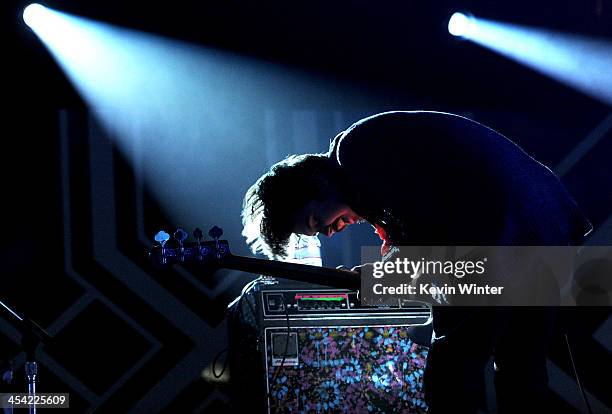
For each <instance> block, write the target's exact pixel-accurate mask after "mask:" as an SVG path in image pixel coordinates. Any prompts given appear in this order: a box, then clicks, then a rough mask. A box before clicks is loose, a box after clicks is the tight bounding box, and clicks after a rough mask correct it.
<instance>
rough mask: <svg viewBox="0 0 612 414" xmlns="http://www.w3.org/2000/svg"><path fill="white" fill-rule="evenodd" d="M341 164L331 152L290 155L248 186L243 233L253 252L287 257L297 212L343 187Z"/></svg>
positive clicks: (243, 215)
mask: <svg viewBox="0 0 612 414" xmlns="http://www.w3.org/2000/svg"><path fill="white" fill-rule="evenodd" d="M340 180H341V173H340V170H339V167H338V166H337V165H336V164H335V163H334V162H333V160H332V159H330V158H329V156H328V154H303V155H290V156H288V157H287V158H285V159H284V160H282V161H279V162H277V163H276V164H274V165H273V166H272V167H271V168H270V170H269V171H268V172H267V173H265V174H264V175H263V176H261V177H260V178H259V179H258V180H257V181H256V182H255V184H253V185H252V186H251V188H249V190H248V191H247V192H246V195H245V197H244V202H243V205H242V224H243V231H242V234H243V236H245V237H246V239H247V243H248V244H249V245H250V247H251V250H252V251H253V252H254V253H263V254H265V255H266V256H268V257H269V258H275V259H279V258H284V257H285V256H286V252H287V244H288V242H289V238H290V237H291V234H292V233H293V228H294V226H295V220H296V215H297V213H298V212H299V211H300V210H301V209H302V208H304V207H305V206H306V205H307V204H308V203H309V202H310V201H313V200H317V201H322V200H325V199H326V198H327V197H329V196H330V195H331V194H333V193H335V192H337V191H339V190H340V189H341V188H342V187H341V183H340Z"/></svg>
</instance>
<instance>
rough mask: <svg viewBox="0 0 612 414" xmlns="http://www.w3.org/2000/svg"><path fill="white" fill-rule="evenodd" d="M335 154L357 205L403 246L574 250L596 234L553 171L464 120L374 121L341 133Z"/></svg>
mask: <svg viewBox="0 0 612 414" xmlns="http://www.w3.org/2000/svg"><path fill="white" fill-rule="evenodd" d="M329 155H330V157H332V158H333V159H334V160H335V161H336V162H337V164H338V165H339V166H340V167H341V170H342V171H343V172H344V174H345V175H346V177H347V187H346V190H347V191H346V196H347V198H348V202H349V205H351V207H353V209H355V211H356V212H357V213H360V214H361V215H362V216H363V217H364V218H366V219H367V220H368V221H370V222H372V223H377V224H380V225H381V226H382V227H384V228H385V230H386V231H387V233H388V235H389V237H390V239H391V241H392V242H393V243H394V244H396V245H419V244H420V245H521V244H522V245H568V244H578V243H580V242H581V241H582V239H583V237H584V236H585V235H586V234H587V233H588V232H589V231H590V230H591V225H590V223H589V221H588V220H587V219H586V218H585V217H584V215H583V214H582V213H581V212H580V210H579V209H578V207H577V206H576V203H575V202H574V200H573V199H572V197H571V196H570V195H569V194H568V192H567V191H566V189H565V188H564V187H563V185H562V184H561V183H560V181H559V179H558V178H557V177H556V176H555V175H554V174H553V173H552V171H551V170H549V169H548V168H547V167H546V166H544V165H543V164H541V163H539V162H538V161H536V160H535V159H534V158H532V157H531V156H529V155H528V154H527V153H526V152H524V151H523V150H522V149H521V148H519V147H518V146H517V145H516V144H514V143H513V142H512V141H510V140H509V139H507V138H505V137H504V136H502V135H501V134H499V133H497V132H495V131H494V130H492V129H490V128H488V127H486V126H484V125H482V124H479V123H477V122H475V121H472V120H470V119H467V118H464V117H461V116H458V115H453V114H448V113H442V112H427V111H411V112H408V111H396V112H385V113H381V114H378V115H374V116H371V117H369V118H365V119H363V120H361V121H359V122H357V123H355V124H353V125H352V126H351V127H350V128H348V129H347V130H346V131H344V132H343V133H341V134H339V135H338V136H337V137H336V138H335V139H334V140H333V142H332V145H331V148H330V153H329Z"/></svg>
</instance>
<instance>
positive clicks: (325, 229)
mask: <svg viewBox="0 0 612 414" xmlns="http://www.w3.org/2000/svg"><path fill="white" fill-rule="evenodd" d="M360 221H362V218H361V217H359V216H358V215H357V213H355V212H354V211H353V210H352V209H351V208H350V207H349V206H347V205H346V204H344V203H342V202H340V201H337V200H326V201H311V202H310V203H308V204H307V205H306V206H305V207H304V208H303V209H302V210H300V211H299V212H298V214H297V216H296V222H295V226H294V228H293V232H294V233H296V234H305V235H307V236H314V235H316V234H317V233H321V234H324V235H325V236H327V237H331V236H333V235H334V233H338V232H341V231H343V230H344V229H345V228H346V227H347V226H349V225H351V224H354V223H357V222H360Z"/></svg>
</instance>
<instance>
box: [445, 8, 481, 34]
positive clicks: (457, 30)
mask: <svg viewBox="0 0 612 414" xmlns="http://www.w3.org/2000/svg"><path fill="white" fill-rule="evenodd" d="M475 26H476V22H475V21H474V18H473V17H471V16H468V15H467V14H464V13H459V12H457V13H453V15H452V16H451V18H450V20H449V21H448V31H449V33H450V34H452V35H453V36H461V37H467V36H469V35H470V34H471V33H472V32H473V31H474V28H475Z"/></svg>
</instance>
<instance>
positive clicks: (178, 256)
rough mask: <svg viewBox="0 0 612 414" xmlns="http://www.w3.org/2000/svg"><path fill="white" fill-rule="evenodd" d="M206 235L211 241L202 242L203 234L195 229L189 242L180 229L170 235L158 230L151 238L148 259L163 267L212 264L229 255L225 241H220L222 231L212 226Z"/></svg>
mask: <svg viewBox="0 0 612 414" xmlns="http://www.w3.org/2000/svg"><path fill="white" fill-rule="evenodd" d="M208 235H209V236H210V237H211V238H212V240H204V233H203V232H202V230H200V229H199V228H197V227H196V228H195V229H194V230H193V232H192V236H193V240H191V241H190V240H188V239H189V234H188V233H187V232H186V231H185V230H183V229H181V228H178V229H176V230H175V231H174V233H172V235H170V234H168V233H166V232H165V231H163V230H160V231H159V232H157V233H156V234H155V236H154V238H153V246H152V248H151V250H150V251H149V257H150V258H151V259H152V260H154V261H155V262H156V263H157V264H159V265H162V266H164V265H173V264H183V263H196V264H197V263H201V264H214V263H215V262H216V261H218V260H220V259H222V258H224V257H226V256H228V255H230V254H231V252H230V249H229V244H228V242H227V240H220V237H221V236H222V235H223V230H222V229H220V228H219V227H217V226H214V227H212V228H211V229H210V230H209V232H208Z"/></svg>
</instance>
